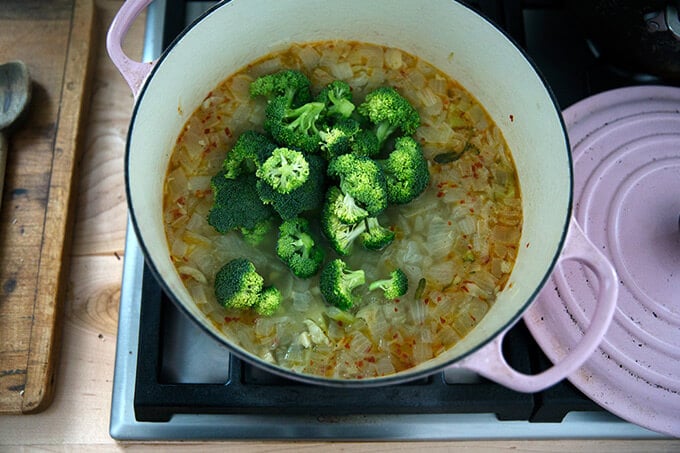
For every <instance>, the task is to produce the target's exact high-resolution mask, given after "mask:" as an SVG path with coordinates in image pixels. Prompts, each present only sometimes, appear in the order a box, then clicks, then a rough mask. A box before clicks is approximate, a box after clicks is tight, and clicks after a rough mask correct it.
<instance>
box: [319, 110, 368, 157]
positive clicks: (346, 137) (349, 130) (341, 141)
mask: <svg viewBox="0 0 680 453" xmlns="http://www.w3.org/2000/svg"><path fill="white" fill-rule="evenodd" d="M359 133H361V128H360V125H359V122H358V121H356V120H355V119H352V118H345V119H341V120H339V121H337V122H335V123H333V124H332V125H330V126H327V127H326V128H325V129H322V130H321V131H319V137H320V138H321V152H322V154H323V156H324V157H325V158H326V159H328V160H331V159H332V158H334V157H337V156H339V155H341V154H347V153H349V152H351V151H352V150H353V147H354V146H355V144H354V137H355V136H356V135H357V134H359ZM376 144H377V141H376Z"/></svg>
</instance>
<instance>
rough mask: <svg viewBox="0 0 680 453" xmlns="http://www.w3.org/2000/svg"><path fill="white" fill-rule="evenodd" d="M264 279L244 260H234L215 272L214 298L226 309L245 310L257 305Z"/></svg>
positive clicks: (253, 266) (252, 265)
mask: <svg viewBox="0 0 680 453" xmlns="http://www.w3.org/2000/svg"><path fill="white" fill-rule="evenodd" d="M263 285H264V279H263V278H262V276H261V275H260V274H258V273H257V271H256V270H255V265H254V264H253V263H252V262H250V261H249V260H247V259H246V258H235V259H233V260H231V261H229V262H228V263H227V264H225V265H224V266H222V268H221V269H220V270H219V271H217V274H216V275H215V297H216V298H217V301H218V302H219V303H220V304H221V305H222V306H224V307H226V308H238V309H246V308H250V307H252V306H253V305H255V304H256V303H257V300H258V298H259V297H260V293H261V292H262V287H263Z"/></svg>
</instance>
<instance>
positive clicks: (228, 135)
mask: <svg viewBox="0 0 680 453" xmlns="http://www.w3.org/2000/svg"><path fill="white" fill-rule="evenodd" d="M224 133H225V134H226V135H227V137H231V129H229V128H228V127H225V128H224Z"/></svg>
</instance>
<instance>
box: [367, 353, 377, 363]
mask: <svg viewBox="0 0 680 453" xmlns="http://www.w3.org/2000/svg"><path fill="white" fill-rule="evenodd" d="M366 361H367V362H368V363H375V357H373V356H372V355H371V356H368V357H366Z"/></svg>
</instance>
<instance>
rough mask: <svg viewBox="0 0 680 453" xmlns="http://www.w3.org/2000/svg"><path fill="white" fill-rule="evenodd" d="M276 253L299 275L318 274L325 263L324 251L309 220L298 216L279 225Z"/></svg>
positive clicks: (304, 276) (302, 276)
mask: <svg viewBox="0 0 680 453" xmlns="http://www.w3.org/2000/svg"><path fill="white" fill-rule="evenodd" d="M276 254H277V255H278V256H279V258H281V260H283V262H284V263H286V264H287V265H288V267H289V268H290V269H291V271H293V274H295V275H296V276H297V277H300V278H308V277H311V276H312V275H314V274H316V273H317V272H318V271H319V269H320V268H321V264H322V263H323V258H324V253H323V250H322V249H321V248H320V247H319V246H318V244H317V243H316V241H314V238H313V237H312V235H311V232H310V229H309V222H308V221H307V220H306V219H304V218H302V217H296V218H294V219H291V220H287V221H285V222H283V223H282V224H281V226H279V239H278V241H277V243H276Z"/></svg>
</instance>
